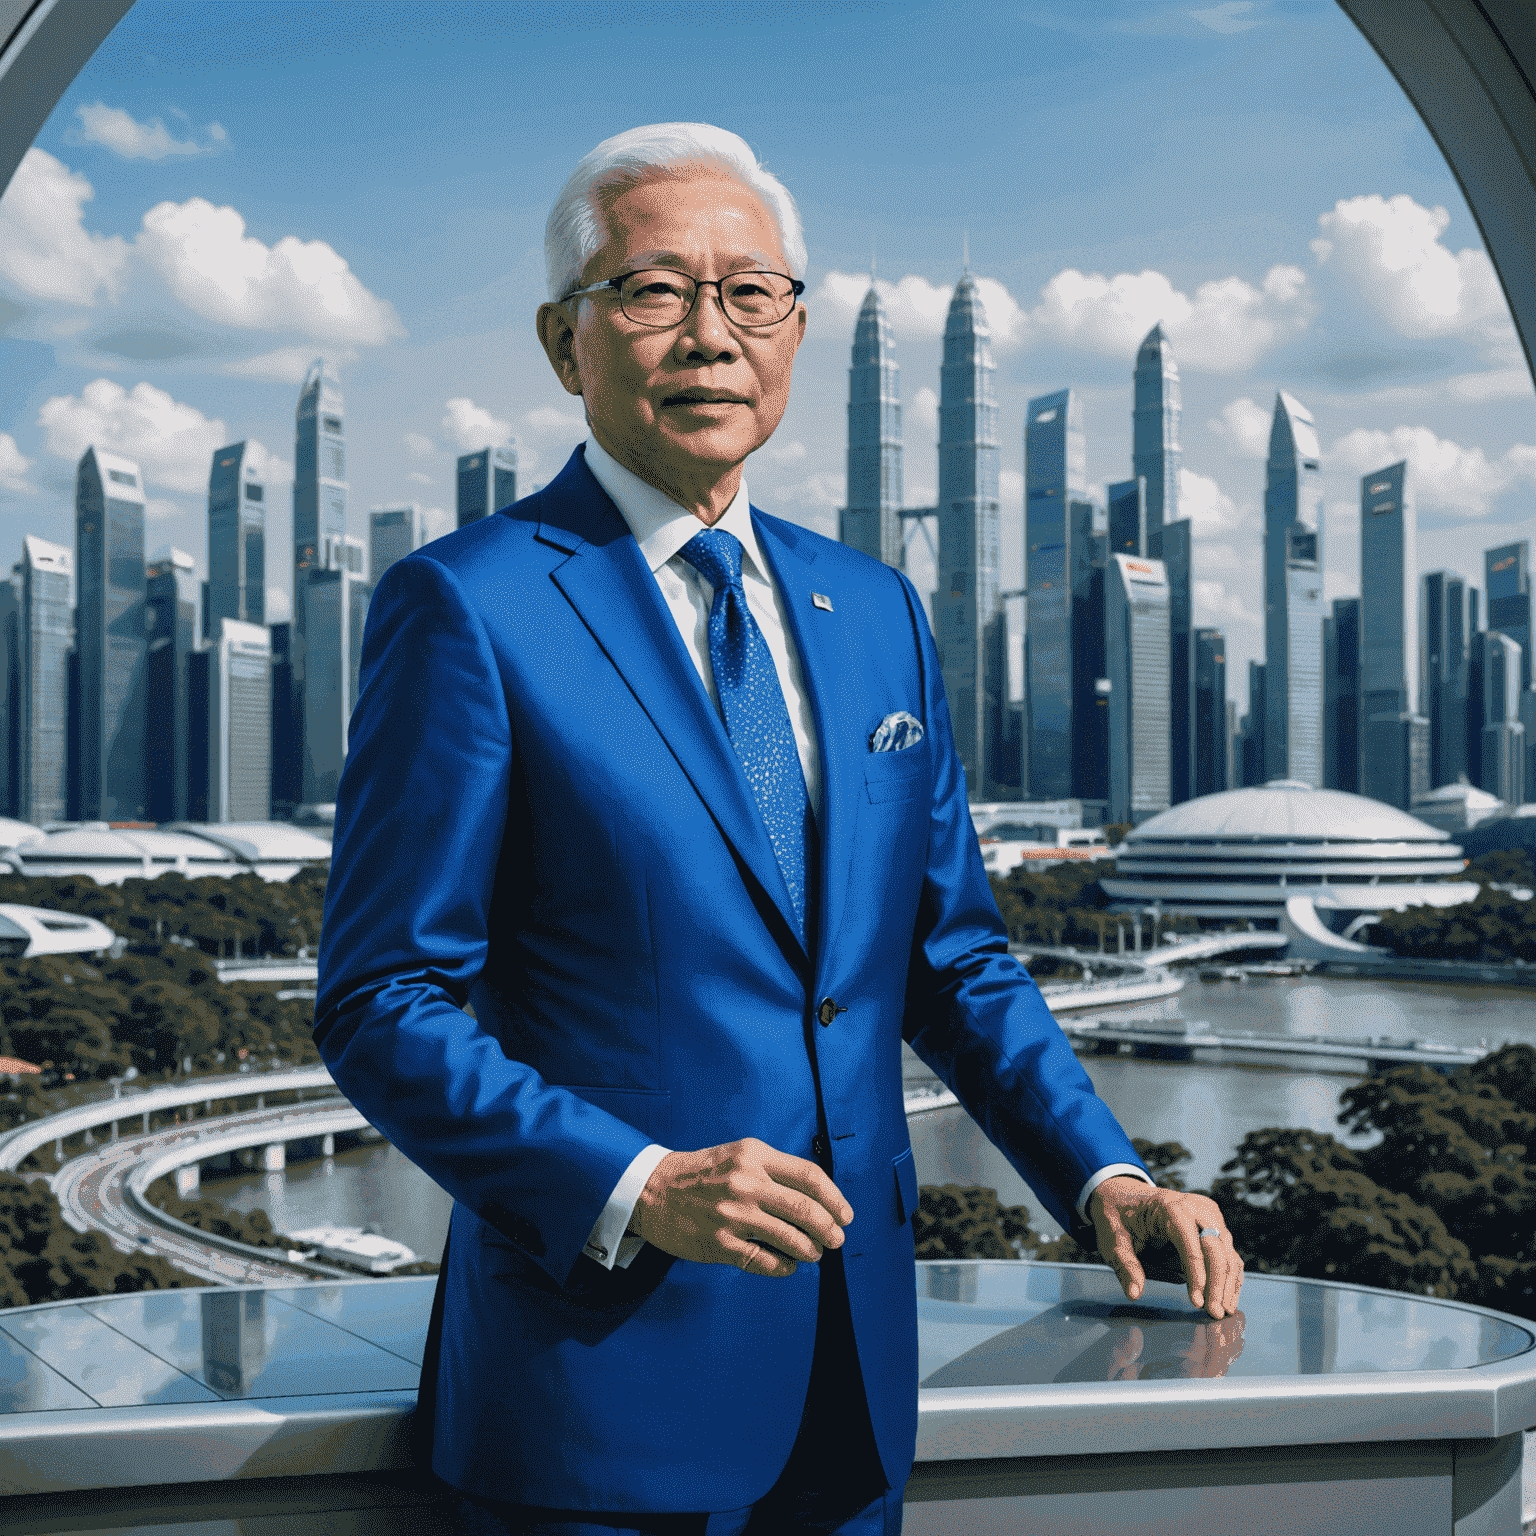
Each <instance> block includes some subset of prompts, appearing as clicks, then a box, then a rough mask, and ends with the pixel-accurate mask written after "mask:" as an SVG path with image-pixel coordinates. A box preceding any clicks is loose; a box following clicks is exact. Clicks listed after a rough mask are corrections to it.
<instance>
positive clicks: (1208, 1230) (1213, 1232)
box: [1200, 1227, 1221, 1237]
mask: <svg viewBox="0 0 1536 1536" xmlns="http://www.w3.org/2000/svg"><path fill="white" fill-rule="evenodd" d="M1200 1236H1201V1237H1220V1236H1221V1228H1220V1227H1201V1228H1200Z"/></svg>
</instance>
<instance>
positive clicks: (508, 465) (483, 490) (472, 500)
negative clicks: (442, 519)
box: [458, 443, 517, 528]
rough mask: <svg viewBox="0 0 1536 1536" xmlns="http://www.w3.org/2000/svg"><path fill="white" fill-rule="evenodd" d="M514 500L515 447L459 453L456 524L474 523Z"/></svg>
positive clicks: (515, 490)
mask: <svg viewBox="0 0 1536 1536" xmlns="http://www.w3.org/2000/svg"><path fill="white" fill-rule="evenodd" d="M516 500H517V448H516V447H515V446H514V445H513V444H511V443H508V444H507V445H506V446H505V447H502V448H477V449H476V450H475V451H474V452H473V453H465V454H460V455H459V463H458V525H459V527H460V528H463V527H464V526H465V525H466V524H468V523H477V522H479V521H480V519H481V518H482V517H489V516H490V515H491V513H492V512H499V511H500V510H501V509H502V508H503V507H510V506H511V505H512V503H513V502H514V501H516Z"/></svg>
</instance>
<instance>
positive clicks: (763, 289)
mask: <svg viewBox="0 0 1536 1536" xmlns="http://www.w3.org/2000/svg"><path fill="white" fill-rule="evenodd" d="M726 288H727V291H728V293H729V294H730V297H731V298H733V299H760V298H766V297H767V296H768V287H767V284H765V283H764V282H763V280H762V279H761V278H760V277H741V278H737V279H735V280H734V281H733V282H730V283H728V284H727V285H726Z"/></svg>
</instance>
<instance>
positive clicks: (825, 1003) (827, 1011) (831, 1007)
mask: <svg viewBox="0 0 1536 1536" xmlns="http://www.w3.org/2000/svg"><path fill="white" fill-rule="evenodd" d="M847 1012H848V1010H847V1009H846V1008H839V1007H838V1006H837V999H836V998H832V997H824V998H822V1000H821V1006H820V1007H818V1008H817V1010H816V1017H817V1018H818V1019H820V1020H821V1023H822V1026H823V1028H825V1027H826V1026H827V1025H828V1024H830V1023H831V1022H832V1020H833V1019H835V1018H836V1017H837V1016H838V1014H840V1013H847Z"/></svg>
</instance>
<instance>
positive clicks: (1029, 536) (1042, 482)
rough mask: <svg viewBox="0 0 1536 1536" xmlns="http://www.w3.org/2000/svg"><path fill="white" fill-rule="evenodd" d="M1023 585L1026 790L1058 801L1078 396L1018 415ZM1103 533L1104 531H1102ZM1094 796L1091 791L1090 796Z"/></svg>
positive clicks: (1064, 756) (1067, 752)
mask: <svg viewBox="0 0 1536 1536" xmlns="http://www.w3.org/2000/svg"><path fill="white" fill-rule="evenodd" d="M1024 423H1025V424H1024V589H1025V592H1026V594H1027V596H1028V599H1029V700H1028V710H1029V794H1030V798H1032V799H1035V800H1065V799H1069V798H1071V797H1072V796H1073V795H1075V794H1076V793H1077V787H1076V786H1075V785H1074V784H1073V782H1072V769H1073V734H1072V708H1073V675H1072V644H1071V635H1070V632H1069V626H1070V621H1071V612H1070V608H1069V605H1068V601H1067V594H1066V586H1067V578H1068V560H1069V550H1068V545H1069V543H1070V542H1071V539H1070V535H1071V526H1070V510H1069V509H1070V507H1071V504H1072V503H1073V502H1074V501H1077V502H1086V501H1087V500H1088V465H1087V458H1088V448H1087V440H1086V438H1085V437H1084V434H1083V408H1082V402H1081V400H1079V399H1078V397H1077V396H1076V395H1075V394H1074V393H1073V391H1072V390H1070V389H1063V390H1060V391H1058V392H1057V393H1055V394H1052V395H1040V396H1037V397H1036V398H1035V399H1033V400H1031V401H1030V402H1029V406H1028V409H1027V411H1026V413H1025V418H1024ZM1105 533H1106V537H1107V534H1108V529H1107V527H1106V529H1105ZM1088 798H1090V799H1096V798H1098V797H1097V796H1089V797H1088Z"/></svg>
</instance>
